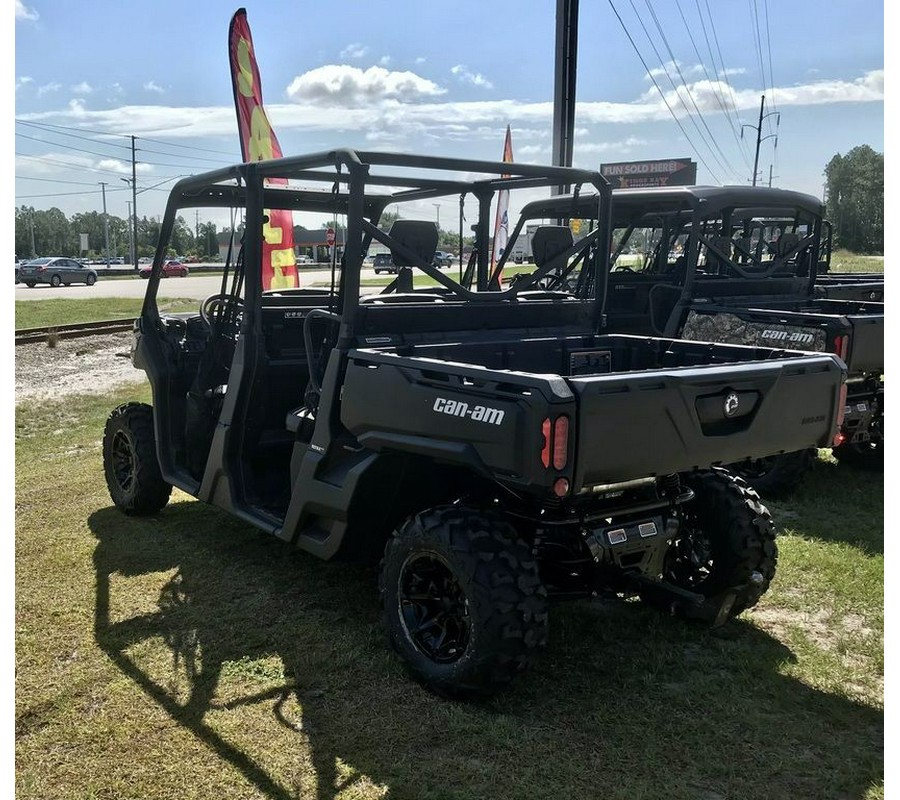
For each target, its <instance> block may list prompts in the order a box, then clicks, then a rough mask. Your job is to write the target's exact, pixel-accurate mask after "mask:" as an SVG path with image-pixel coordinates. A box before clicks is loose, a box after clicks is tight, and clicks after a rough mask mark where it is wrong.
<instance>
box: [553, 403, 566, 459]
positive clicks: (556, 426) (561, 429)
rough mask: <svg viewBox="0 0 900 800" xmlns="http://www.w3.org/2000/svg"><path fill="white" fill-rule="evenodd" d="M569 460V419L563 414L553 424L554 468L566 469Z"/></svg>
mask: <svg viewBox="0 0 900 800" xmlns="http://www.w3.org/2000/svg"><path fill="white" fill-rule="evenodd" d="M568 460H569V418H568V417H567V416H566V415H565V414H563V415H562V416H559V417H557V418H556V422H554V423H553V468H554V469H565V466H566V462H567V461H568Z"/></svg>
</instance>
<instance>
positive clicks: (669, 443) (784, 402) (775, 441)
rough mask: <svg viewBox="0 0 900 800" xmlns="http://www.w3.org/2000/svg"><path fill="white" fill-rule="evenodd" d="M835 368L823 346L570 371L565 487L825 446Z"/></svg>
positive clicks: (835, 400)
mask: <svg viewBox="0 0 900 800" xmlns="http://www.w3.org/2000/svg"><path fill="white" fill-rule="evenodd" d="M843 376H844V371H843V365H842V364H841V362H840V360H839V359H838V358H837V357H836V356H832V355H824V354H823V355H815V356H814V355H810V356H803V357H798V358H787V359H775V360H772V361H761V362H752V363H749V364H716V365H711V366H708V367H707V366H702V367H691V368H680V369H671V370H666V369H663V370H653V371H649V372H643V373H639V374H628V373H622V374H608V375H594V376H587V377H579V378H570V379H568V383H569V385H570V386H571V387H572V391H573V392H574V394H575V396H576V401H577V405H578V424H577V426H576V436H577V438H576V442H575V454H576V470H575V480H574V487H573V488H574V490H575V491H578V490H579V489H581V488H583V487H585V486H593V485H596V484H601V483H608V482H612V481H620V480H628V479H630V478H635V477H639V476H645V475H664V474H668V473H673V472H682V471H686V470H691V469H695V468H701V469H703V468H706V467H709V466H711V465H713V464H729V463H733V462H737V461H742V460H744V459H746V458H760V457H763V456H768V455H773V454H775V453H780V452H790V451H793V450H801V449H804V448H807V447H826V446H830V445H831V441H832V437H833V436H834V433H835V430H836V428H835V418H836V416H837V411H838V404H839V396H840V387H841V383H842V380H843Z"/></svg>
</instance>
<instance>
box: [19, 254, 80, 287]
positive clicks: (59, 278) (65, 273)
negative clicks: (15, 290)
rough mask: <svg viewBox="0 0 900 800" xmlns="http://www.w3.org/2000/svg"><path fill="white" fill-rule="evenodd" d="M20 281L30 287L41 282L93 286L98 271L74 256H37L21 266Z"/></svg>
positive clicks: (53, 284) (57, 284)
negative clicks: (81, 262) (80, 262)
mask: <svg viewBox="0 0 900 800" xmlns="http://www.w3.org/2000/svg"><path fill="white" fill-rule="evenodd" d="M19 281H20V282H21V283H24V284H25V285H26V286H29V287H33V286H36V285H37V284H39V283H49V284H50V285H51V286H60V285H62V286H68V285H69V284H72V283H84V284H86V285H88V286H93V285H94V284H95V283H96V282H97V271H96V270H95V269H92V268H91V267H87V266H84V265H83V264H79V263H78V262H77V261H76V260H75V259H74V258H63V257H54V258H35V259H32V260H31V261H27V262H26V263H25V264H23V265H22V266H20V267H19Z"/></svg>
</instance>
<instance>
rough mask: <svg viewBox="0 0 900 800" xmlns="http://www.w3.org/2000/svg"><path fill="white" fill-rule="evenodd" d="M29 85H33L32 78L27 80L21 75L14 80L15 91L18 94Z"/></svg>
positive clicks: (26, 77)
mask: <svg viewBox="0 0 900 800" xmlns="http://www.w3.org/2000/svg"><path fill="white" fill-rule="evenodd" d="M29 83H34V78H29V77H28V76H27V75H21V76H20V77H18V78H16V91H17V92H18V91H19V89H21V88H22V87H23V86H27V85H28V84H29Z"/></svg>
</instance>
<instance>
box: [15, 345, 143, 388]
mask: <svg viewBox="0 0 900 800" xmlns="http://www.w3.org/2000/svg"><path fill="white" fill-rule="evenodd" d="M130 347H131V332H130V331H126V332H125V333H113V334H108V335H106V336H92V337H88V338H83V339H61V340H60V341H59V342H57V344H56V346H55V347H49V346H48V345H47V344H46V343H42V344H23V345H17V346H16V404H17V405H18V404H19V403H21V402H23V401H25V400H56V399H59V398H61V397H65V396H67V395H73V394H107V393H108V392H110V391H111V390H112V389H114V388H115V387H117V386H120V385H122V384H128V383H143V382H144V381H146V380H147V376H146V375H145V374H144V372H143V371H142V370H138V369H135V368H134V367H133V366H132V364H131V358H130V356H129V350H130Z"/></svg>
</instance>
